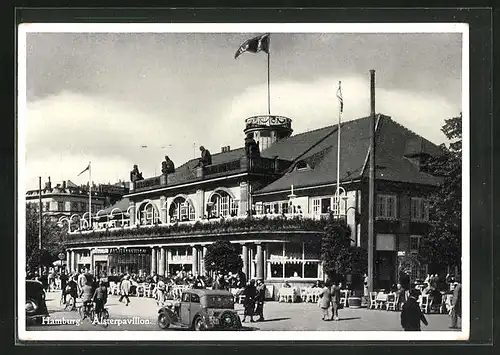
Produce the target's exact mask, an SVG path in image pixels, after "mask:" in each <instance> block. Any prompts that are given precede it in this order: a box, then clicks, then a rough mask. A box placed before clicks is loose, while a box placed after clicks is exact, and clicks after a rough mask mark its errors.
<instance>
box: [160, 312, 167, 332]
mask: <svg viewBox="0 0 500 355" xmlns="http://www.w3.org/2000/svg"><path fill="white" fill-rule="evenodd" d="M158 326H159V327H160V328H161V329H167V328H168V327H170V321H169V319H168V317H167V315H166V314H165V313H162V314H160V315H158Z"/></svg>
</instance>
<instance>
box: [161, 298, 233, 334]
mask: <svg viewBox="0 0 500 355" xmlns="http://www.w3.org/2000/svg"><path fill="white" fill-rule="evenodd" d="M170 325H177V326H181V327H187V328H191V329H193V330H197V331H200V330H211V329H217V330H229V329H231V330H236V329H240V328H241V320H240V317H239V316H238V313H237V312H236V311H235V309H234V297H233V295H232V294H231V292H229V291H224V290H206V289H188V290H184V291H183V293H182V295H181V299H180V301H176V302H173V303H172V302H167V303H166V304H165V306H164V307H162V308H160V310H159V311H158V326H159V327H160V328H161V329H167V328H168V327H169V326H170Z"/></svg>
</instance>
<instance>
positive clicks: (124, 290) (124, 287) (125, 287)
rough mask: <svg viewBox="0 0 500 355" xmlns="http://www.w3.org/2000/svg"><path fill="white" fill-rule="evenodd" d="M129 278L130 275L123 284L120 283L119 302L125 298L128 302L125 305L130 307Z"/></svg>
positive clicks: (124, 279)
mask: <svg viewBox="0 0 500 355" xmlns="http://www.w3.org/2000/svg"><path fill="white" fill-rule="evenodd" d="M129 278H130V276H129V275H125V276H124V277H123V280H122V282H121V283H120V299H119V300H118V301H119V302H121V301H122V300H123V299H124V298H125V299H126V300H127V303H126V304H125V305H126V306H128V304H129V303H130V299H129V298H128V295H129V292H130V287H131V283H130V280H129Z"/></svg>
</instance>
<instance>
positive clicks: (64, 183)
mask: <svg viewBox="0 0 500 355" xmlns="http://www.w3.org/2000/svg"><path fill="white" fill-rule="evenodd" d="M62 188H63V189H64V190H66V180H63V186H62Z"/></svg>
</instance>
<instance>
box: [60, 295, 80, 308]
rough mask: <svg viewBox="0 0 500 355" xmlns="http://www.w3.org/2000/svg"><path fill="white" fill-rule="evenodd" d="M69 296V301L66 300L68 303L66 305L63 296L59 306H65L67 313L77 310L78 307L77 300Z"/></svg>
mask: <svg viewBox="0 0 500 355" xmlns="http://www.w3.org/2000/svg"><path fill="white" fill-rule="evenodd" d="M67 296H69V299H67V300H66V303H64V296H61V299H60V301H59V304H60V305H61V306H64V310H65V311H72V310H75V309H76V307H75V305H76V300H75V299H74V298H73V297H71V295H69V294H68V295H67Z"/></svg>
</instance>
